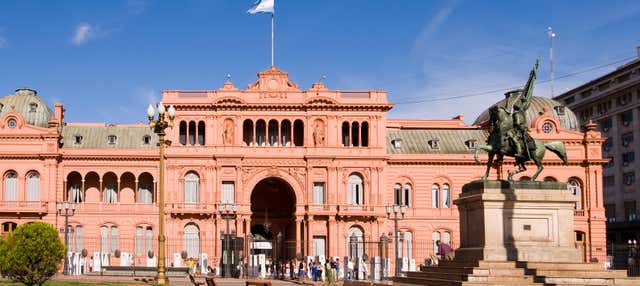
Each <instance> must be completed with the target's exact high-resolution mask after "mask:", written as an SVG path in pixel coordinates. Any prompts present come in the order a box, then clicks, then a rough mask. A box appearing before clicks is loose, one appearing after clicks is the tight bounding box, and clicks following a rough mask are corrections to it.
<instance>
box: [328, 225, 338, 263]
mask: <svg viewBox="0 0 640 286" xmlns="http://www.w3.org/2000/svg"><path fill="white" fill-rule="evenodd" d="M337 241H338V232H337V225H336V217H335V216H329V219H328V220H327V244H328V247H327V250H328V256H329V257H333V256H336V255H338V244H337Z"/></svg>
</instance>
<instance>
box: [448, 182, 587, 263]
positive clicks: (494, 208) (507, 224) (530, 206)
mask: <svg viewBox="0 0 640 286" xmlns="http://www.w3.org/2000/svg"><path fill="white" fill-rule="evenodd" d="M575 202H576V199H575V197H574V196H573V195H572V194H571V193H570V192H569V191H568V190H567V185H566V184H565V183H557V182H529V181H517V182H508V181H473V182H470V183H468V184H466V185H464V187H463V188H462V194H461V195H460V197H459V199H457V200H455V201H454V203H455V204H456V205H457V206H458V210H459V213H460V248H459V249H457V250H456V255H455V257H456V260H460V261H479V260H486V261H531V262H579V261H581V258H580V253H579V251H578V249H576V248H575V245H574V231H573V210H574V206H575Z"/></svg>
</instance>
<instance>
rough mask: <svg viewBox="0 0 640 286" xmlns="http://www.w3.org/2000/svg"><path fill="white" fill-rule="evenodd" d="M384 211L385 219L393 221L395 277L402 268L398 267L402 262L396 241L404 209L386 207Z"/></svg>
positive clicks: (402, 207) (403, 207)
mask: <svg viewBox="0 0 640 286" xmlns="http://www.w3.org/2000/svg"><path fill="white" fill-rule="evenodd" d="M386 209H387V218H388V219H390V220H393V223H394V231H395V232H394V237H395V239H394V241H395V243H394V246H395V248H396V250H395V251H394V252H395V253H396V272H395V273H394V276H395V277H397V276H398V274H399V273H400V271H401V270H402V268H401V267H400V263H401V262H402V257H401V256H400V251H398V240H399V239H400V236H399V235H398V221H400V220H403V219H404V212H405V210H406V207H405V206H399V205H387V206H386ZM392 212H393V217H391V213H392ZM398 212H400V214H401V215H402V217H398Z"/></svg>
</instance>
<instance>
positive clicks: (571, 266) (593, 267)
mask: <svg viewBox="0 0 640 286" xmlns="http://www.w3.org/2000/svg"><path fill="white" fill-rule="evenodd" d="M517 266H518V267H519V268H522V269H524V270H525V274H527V275H532V276H534V277H535V278H534V279H535V281H536V282H542V283H544V285H549V286H551V285H557V286H560V285H562V286H575V285H640V277H627V271H626V270H605V269H604V268H603V266H602V264H599V263H551V262H517Z"/></svg>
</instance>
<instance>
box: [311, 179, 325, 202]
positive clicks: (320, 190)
mask: <svg viewBox="0 0 640 286" xmlns="http://www.w3.org/2000/svg"><path fill="white" fill-rule="evenodd" d="M324 186H325V184H324V182H315V183H313V203H314V204H317V205H324V204H325V203H326V198H325V188H324Z"/></svg>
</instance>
